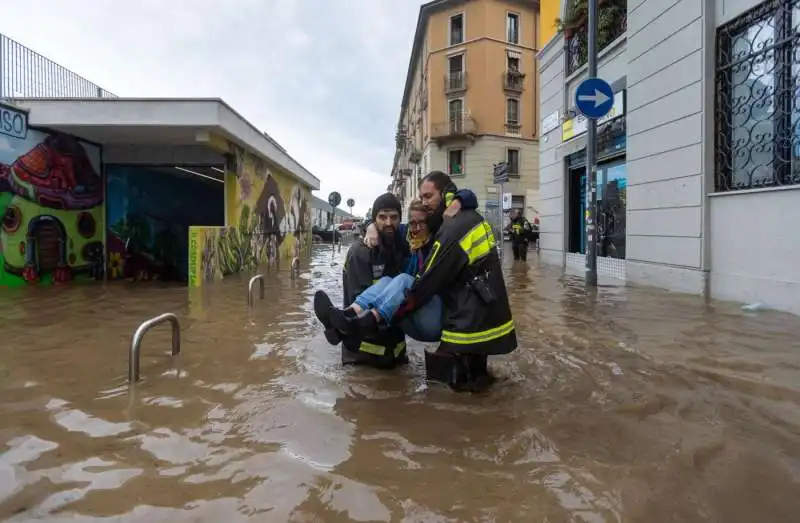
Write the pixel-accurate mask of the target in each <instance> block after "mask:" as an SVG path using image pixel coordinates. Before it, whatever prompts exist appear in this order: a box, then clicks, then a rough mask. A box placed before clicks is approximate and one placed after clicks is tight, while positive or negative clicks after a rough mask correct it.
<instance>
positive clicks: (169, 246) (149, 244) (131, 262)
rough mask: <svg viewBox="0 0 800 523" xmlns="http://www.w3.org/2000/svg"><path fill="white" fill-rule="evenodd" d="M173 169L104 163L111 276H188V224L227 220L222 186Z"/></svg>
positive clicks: (148, 277) (132, 277)
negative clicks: (106, 182)
mask: <svg viewBox="0 0 800 523" xmlns="http://www.w3.org/2000/svg"><path fill="white" fill-rule="evenodd" d="M173 171H174V169H172V168H169V167H165V168H161V169H159V168H148V167H141V166H127V165H108V166H107V167H106V177H107V179H108V194H107V199H108V202H107V207H108V253H109V255H108V256H109V259H108V277H109V279H133V280H135V281H140V280H154V279H158V280H169V281H186V280H187V279H188V278H189V276H190V275H189V274H187V263H186V260H187V259H188V257H189V251H190V250H189V226H190V225H206V226H209V225H217V226H219V225H222V224H223V223H225V201H224V192H223V185H222V184H221V183H219V182H215V181H213V180H207V179H204V178H201V177H196V176H179V175H176V174H175V173H174V172H173Z"/></svg>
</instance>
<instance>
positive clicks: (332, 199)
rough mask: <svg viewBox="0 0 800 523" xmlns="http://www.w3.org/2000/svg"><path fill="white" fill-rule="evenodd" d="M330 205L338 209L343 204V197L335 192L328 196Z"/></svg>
mask: <svg viewBox="0 0 800 523" xmlns="http://www.w3.org/2000/svg"><path fill="white" fill-rule="evenodd" d="M328 203H329V204H331V207H338V206H339V204H340V203H342V195H341V194H339V193H338V192H336V191H333V192H332V193H330V194H329V195H328Z"/></svg>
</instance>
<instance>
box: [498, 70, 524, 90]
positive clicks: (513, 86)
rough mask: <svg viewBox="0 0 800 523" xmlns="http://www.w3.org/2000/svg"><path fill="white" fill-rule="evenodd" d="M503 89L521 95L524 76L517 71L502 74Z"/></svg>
mask: <svg viewBox="0 0 800 523" xmlns="http://www.w3.org/2000/svg"><path fill="white" fill-rule="evenodd" d="M503 89H505V90H506V91H510V92H512V93H521V92H522V91H523V90H524V89H525V75H524V74H523V73H520V72H519V71H506V72H505V73H503Z"/></svg>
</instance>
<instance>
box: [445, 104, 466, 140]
mask: <svg viewBox="0 0 800 523" xmlns="http://www.w3.org/2000/svg"><path fill="white" fill-rule="evenodd" d="M447 111H448V114H447V116H448V120H449V122H450V134H460V133H461V129H462V127H463V118H462V116H463V114H464V100H461V99H460V98H459V99H457V100H450V103H449V104H448V108H447Z"/></svg>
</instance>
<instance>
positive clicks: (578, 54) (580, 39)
mask: <svg viewBox="0 0 800 523" xmlns="http://www.w3.org/2000/svg"><path fill="white" fill-rule="evenodd" d="M586 4H587V0H571V1H570V5H569V7H568V12H569V14H568V16H567V18H566V19H565V20H560V21H559V25H560V26H561V27H560V29H561V31H563V32H564V40H565V48H566V49H565V52H564V54H565V56H566V60H567V65H566V67H567V71H566V72H567V75H570V74H572V73H574V72H575V71H577V70H578V69H580V68H581V67H582V66H583V65H584V64H585V63H586V59H587V55H588V53H587V22H588V20H587V5H586ZM598 4H599V5H598V17H597V18H598V19H597V51H598V52H600V51H602V50H603V49H604V48H605V47H606V46H608V44H610V43H611V42H613V41H614V40H616V39H617V38H619V37H620V36H622V35H623V34H624V33H625V31H626V30H627V29H628V12H627V1H626V0H600V1H599V2H598Z"/></svg>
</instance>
